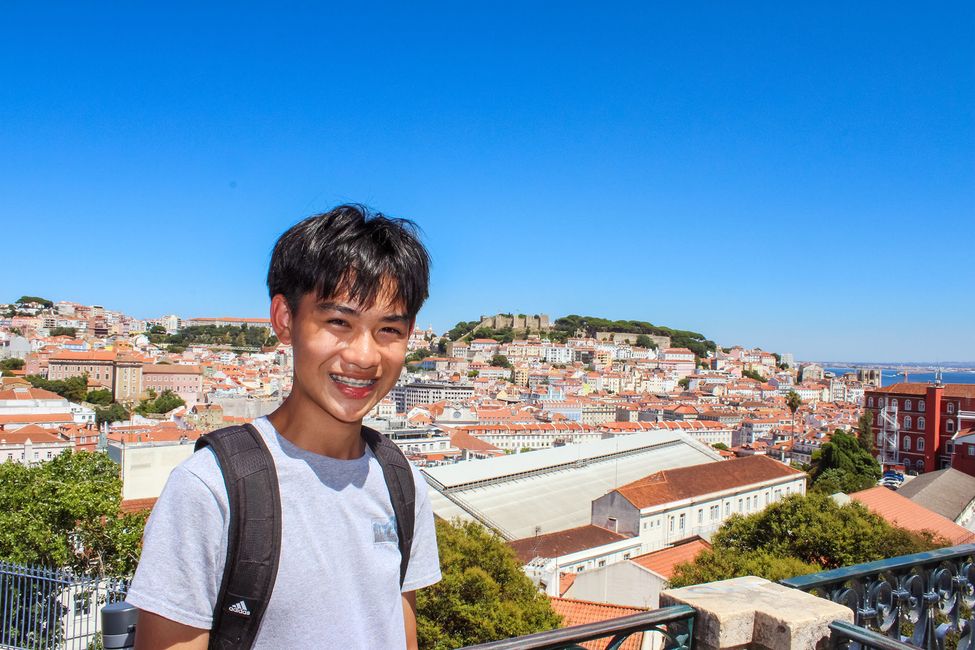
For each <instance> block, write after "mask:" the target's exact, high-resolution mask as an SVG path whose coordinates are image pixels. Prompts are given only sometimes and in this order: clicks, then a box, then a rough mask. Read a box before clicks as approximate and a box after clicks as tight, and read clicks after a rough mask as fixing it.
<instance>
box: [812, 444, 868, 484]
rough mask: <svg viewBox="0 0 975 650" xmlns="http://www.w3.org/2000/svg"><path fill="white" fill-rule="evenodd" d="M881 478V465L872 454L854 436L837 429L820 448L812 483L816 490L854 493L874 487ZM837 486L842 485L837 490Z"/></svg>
mask: <svg viewBox="0 0 975 650" xmlns="http://www.w3.org/2000/svg"><path fill="white" fill-rule="evenodd" d="M880 476H881V470H880V464H879V463H877V459H876V458H874V457H873V454H871V453H870V452H868V451H866V450H865V449H864V448H863V447H862V446H861V445H860V442H859V440H857V438H856V437H855V436H853V435H851V434H849V433H846V432H845V431H842V430H840V429H837V430H836V431H834V432H833V436H832V437H831V438H830V441H829V442H827V443H826V444H824V445H823V446H822V447H821V448H820V449H819V458H818V462H817V463H816V467H815V469H814V470H813V475H812V483H813V489H814V490H817V491H828V490H832V491H834V492H835V491H842V492H857V491H859V490H865V489H866V488H869V487H872V486H874V485H875V484H876V483H877V481H878V480H880ZM820 481H823V484H822V485H820ZM837 485H839V486H841V489H840V490H836V489H835V488H836V486H837Z"/></svg>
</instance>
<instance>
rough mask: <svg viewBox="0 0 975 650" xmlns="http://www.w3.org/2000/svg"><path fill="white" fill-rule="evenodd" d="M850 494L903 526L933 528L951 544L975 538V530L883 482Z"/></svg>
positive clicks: (869, 507)
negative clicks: (918, 502)
mask: <svg viewBox="0 0 975 650" xmlns="http://www.w3.org/2000/svg"><path fill="white" fill-rule="evenodd" d="M850 498H851V499H854V500H856V501H858V502H860V503H862V504H863V505H864V506H866V507H867V508H868V509H869V510H871V511H872V512H874V513H876V514H878V515H880V516H881V517H883V518H884V519H886V520H887V521H889V522H890V523H892V524H895V525H897V526H900V527H901V528H906V529H907V530H912V531H914V532H917V533H919V532H921V531H923V530H930V531H931V532H932V533H934V534H935V535H939V536H940V537H944V538H945V539H947V540H948V541H949V542H951V543H952V544H967V543H969V542H972V541H975V533H972V532H971V531H970V530H967V529H965V528H962V527H961V526H959V525H958V524H956V523H955V522H953V521H952V520H950V519H948V518H947V517H942V516H941V515H939V514H938V513H936V512H934V511H932V510H928V509H927V508H925V507H924V506H922V505H920V504H917V503H914V502H913V501H911V500H910V499H908V498H907V497H903V496H901V495H899V494H897V493H896V492H894V491H893V490H889V489H887V488H885V487H883V486H877V487H872V488H869V489H867V490H862V491H860V492H854V493H853V494H851V495H850Z"/></svg>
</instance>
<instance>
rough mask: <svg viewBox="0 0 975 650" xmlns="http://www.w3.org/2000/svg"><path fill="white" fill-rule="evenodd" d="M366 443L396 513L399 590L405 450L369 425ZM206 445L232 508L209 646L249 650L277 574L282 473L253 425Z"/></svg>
mask: <svg viewBox="0 0 975 650" xmlns="http://www.w3.org/2000/svg"><path fill="white" fill-rule="evenodd" d="M362 437H363V439H364V440H365V442H366V444H367V445H369V448H370V449H372V452H373V454H375V456H376V458H377V459H378V460H379V465H380V466H381V467H382V470H383V478H384V479H385V480H386V487H387V489H388V490H389V499H390V501H391V502H392V504H393V513H394V514H395V515H396V534H397V537H398V539H399V551H400V558H401V559H400V572H399V583H400V587H401V588H402V586H403V580H404V579H405V578H406V568H407V566H408V564H409V560H410V549H411V548H412V545H413V526H414V517H415V513H414V503H415V500H416V486H415V485H414V483H413V473H412V470H411V469H410V463H409V461H408V460H407V459H406V457H405V456H404V455H403V452H402V451H400V449H399V447H397V446H396V444H395V443H394V442H393V441H391V440H390V439H389V438H387V437H386V436H384V435H382V434H381V433H379V432H377V431H374V430H372V429H370V428H369V427H362ZM204 447H210V448H211V449H212V450H213V453H214V454H216V456H217V460H218V461H219V464H220V470H221V472H222V473H223V479H224V483H225V484H226V486H227V498H228V500H229V504H230V523H229V529H228V532H227V560H226V564H225V565H224V571H223V578H222V579H221V581H220V592H219V594H218V595H217V604H216V606H215V607H214V610H213V626H212V628H211V630H210V644H209V647H210V648H213V649H218V650H230V649H231V648H235V649H236V648H245V649H246V648H250V647H251V646H252V645H253V644H254V639H255V638H256V637H257V632H258V630H259V629H260V626H261V619H262V618H263V616H264V610H265V609H267V604H268V602H269V601H270V600H271V591H272V590H273V588H274V580H275V578H276V577H277V572H278V560H279V555H280V553H281V494H280V492H279V490H278V478H277V473H276V472H275V470H274V460H273V459H272V458H271V452H270V451H268V448H267V445H265V444H264V440H263V439H262V437H261V434H260V433H259V432H258V431H257V429H255V428H254V426H253V425H251V424H245V425H243V426H231V427H225V428H223V429H218V430H216V431H212V432H210V433H207V434H205V435H203V436H200V438H199V440H197V441H196V448H195V451H199V450H200V449H203V448H204Z"/></svg>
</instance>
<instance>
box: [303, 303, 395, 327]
mask: <svg viewBox="0 0 975 650" xmlns="http://www.w3.org/2000/svg"><path fill="white" fill-rule="evenodd" d="M318 309H321V310H322V311H329V310H332V311H337V312H340V313H342V314H346V315H347V316H359V315H361V314H360V313H359V311H358V310H356V309H354V308H352V307H350V306H348V305H345V304H342V303H338V302H329V301H323V302H320V303H318ZM380 320H382V321H383V322H385V323H409V322H410V318H409V316H407V315H406V314H387V315H386V316H383V317H382V318H381V319H380Z"/></svg>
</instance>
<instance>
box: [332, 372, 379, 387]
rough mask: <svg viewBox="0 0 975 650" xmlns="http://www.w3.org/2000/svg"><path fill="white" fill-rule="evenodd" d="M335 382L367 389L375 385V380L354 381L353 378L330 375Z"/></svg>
mask: <svg viewBox="0 0 975 650" xmlns="http://www.w3.org/2000/svg"><path fill="white" fill-rule="evenodd" d="M329 377H331V378H332V379H334V380H335V381H337V382H339V383H342V384H348V385H349V386H355V387H356V388H365V387H366V386H371V385H372V384H373V383H375V381H376V380H375V379H353V378H351V377H343V376H341V375H329Z"/></svg>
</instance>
